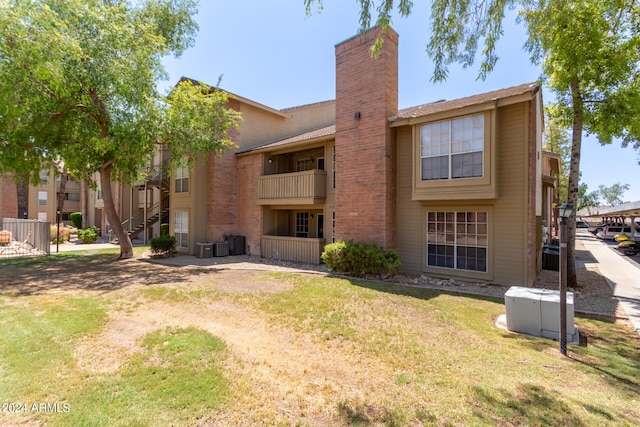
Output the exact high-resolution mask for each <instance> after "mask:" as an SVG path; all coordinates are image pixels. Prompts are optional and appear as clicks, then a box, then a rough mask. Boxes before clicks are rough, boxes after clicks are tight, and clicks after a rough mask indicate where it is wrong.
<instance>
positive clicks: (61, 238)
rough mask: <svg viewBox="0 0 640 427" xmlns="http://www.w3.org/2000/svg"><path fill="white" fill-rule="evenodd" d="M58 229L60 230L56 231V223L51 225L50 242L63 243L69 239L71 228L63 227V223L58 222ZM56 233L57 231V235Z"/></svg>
mask: <svg viewBox="0 0 640 427" xmlns="http://www.w3.org/2000/svg"><path fill="white" fill-rule="evenodd" d="M59 230H60V231H59V232H58V226H57V225H56V224H53V225H52V226H51V232H50V236H51V243H64V242H66V241H68V240H69V237H70V236H71V230H70V229H69V228H67V227H65V226H64V225H63V224H60V229H59ZM56 233H59V234H58V235H57V237H56Z"/></svg>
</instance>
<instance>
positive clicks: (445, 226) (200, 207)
mask: <svg viewBox="0 0 640 427" xmlns="http://www.w3.org/2000/svg"><path fill="white" fill-rule="evenodd" d="M376 37H382V38H383V40H384V44H383V46H384V48H383V50H382V52H381V55H380V57H378V58H377V59H373V58H372V57H371V54H370V46H371V45H372V43H373V42H374V40H375V39H376ZM335 52H336V99H335V100H332V101H326V102H318V103H315V104H311V105H304V106H299V107H295V108H288V109H283V110H277V109H273V108H270V107H268V106H265V105H261V104H259V103H256V102H254V101H251V100H249V99H246V98H243V97H241V96H237V95H233V94H232V96H231V99H230V101H229V106H230V107H232V108H234V109H236V110H237V111H239V112H241V113H242V115H243V121H242V123H241V125H240V128H239V129H238V130H236V131H234V132H233V134H232V138H233V139H234V141H235V142H236V144H237V146H238V148H237V149H236V150H233V151H230V152H227V153H226V154H224V155H216V154H204V155H202V156H201V157H200V158H199V159H198V161H197V162H196V163H195V165H194V167H193V168H192V169H187V168H178V170H176V171H174V174H173V175H172V179H173V183H172V185H171V212H170V232H171V234H174V235H176V237H177V240H178V247H179V251H180V252H183V253H189V254H195V253H196V250H197V243H202V242H217V241H222V240H224V239H225V238H227V237H228V236H241V237H242V240H241V242H242V244H243V248H242V251H243V252H248V253H250V254H251V255H258V256H262V257H267V258H277V259H281V260H291V261H298V262H308V263H319V262H320V254H321V252H322V250H323V248H324V246H325V244H327V243H329V242H332V241H335V240H348V239H353V240H356V241H367V242H374V243H377V244H379V245H381V246H384V247H386V248H395V249H397V250H398V252H399V254H400V256H401V259H402V268H401V269H402V270H403V271H406V272H410V273H416V274H422V273H425V274H430V275H433V276H441V277H451V278H460V279H472V280H482V281H487V282H495V283H501V284H514V285H515V284H517V285H529V284H531V283H532V282H533V281H534V280H535V277H536V274H537V271H539V268H540V253H541V247H542V222H543V220H545V219H546V220H550V215H551V208H550V203H551V202H550V201H551V197H552V196H550V194H552V191H553V188H554V182H553V179H552V178H549V176H545V175H544V174H543V163H544V164H545V165H546V166H549V163H548V160H547V157H545V153H543V152H542V148H541V144H542V127H543V110H542V98H541V96H542V95H541V90H540V87H539V86H538V85H537V84H536V83H527V84H523V85H520V86H516V87H510V88H505V89H502V90H497V91H493V92H489V93H484V94H478V95H473V96H469V97H465V98H462V99H456V100H450V101H439V102H433V103H427V104H424V105H420V106H416V107H412V108H406V109H399V108H398V35H397V33H396V32H395V31H394V30H392V29H389V30H387V31H384V32H382V31H381V30H380V29H379V28H374V29H372V30H370V31H367V32H365V33H363V34H360V35H357V36H355V37H353V38H350V39H348V40H346V41H344V42H341V43H339V44H338V45H336V48H335ZM543 158H545V160H543ZM548 173H550V172H548Z"/></svg>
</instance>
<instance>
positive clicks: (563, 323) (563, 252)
mask: <svg viewBox="0 0 640 427" xmlns="http://www.w3.org/2000/svg"><path fill="white" fill-rule="evenodd" d="M572 213H573V205H572V204H571V203H564V204H563V205H562V206H560V207H558V216H559V217H560V230H559V231H560V236H559V238H560V353H562V354H563V355H564V356H566V355H567V218H570V217H571V214H572Z"/></svg>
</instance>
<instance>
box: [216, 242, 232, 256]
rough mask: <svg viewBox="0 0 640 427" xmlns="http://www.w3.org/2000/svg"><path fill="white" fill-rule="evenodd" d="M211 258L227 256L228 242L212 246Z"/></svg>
mask: <svg viewBox="0 0 640 427" xmlns="http://www.w3.org/2000/svg"><path fill="white" fill-rule="evenodd" d="M213 256H215V257H218V256H229V242H217V243H214V244H213Z"/></svg>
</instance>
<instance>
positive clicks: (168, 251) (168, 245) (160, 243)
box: [150, 235, 176, 256]
mask: <svg viewBox="0 0 640 427" xmlns="http://www.w3.org/2000/svg"><path fill="white" fill-rule="evenodd" d="M150 244H151V252H153V254H154V255H169V256H173V255H174V254H175V253H176V238H175V237H174V236H169V235H164V236H160V237H154V238H153V239H151V241H150Z"/></svg>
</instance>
